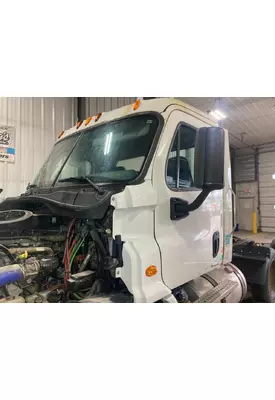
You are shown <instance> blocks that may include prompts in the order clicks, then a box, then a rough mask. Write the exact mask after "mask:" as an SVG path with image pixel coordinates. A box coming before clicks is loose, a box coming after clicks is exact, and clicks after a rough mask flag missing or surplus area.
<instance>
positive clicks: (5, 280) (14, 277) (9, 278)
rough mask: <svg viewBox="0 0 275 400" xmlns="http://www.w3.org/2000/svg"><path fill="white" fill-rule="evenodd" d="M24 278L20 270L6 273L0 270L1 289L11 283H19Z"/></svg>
mask: <svg viewBox="0 0 275 400" xmlns="http://www.w3.org/2000/svg"><path fill="white" fill-rule="evenodd" d="M22 278H24V275H23V272H22V271H20V269H18V270H15V271H5V272H3V273H1V269H0V287H1V286H5V285H8V284H9V283H13V282H17V281H19V280H20V279H22Z"/></svg>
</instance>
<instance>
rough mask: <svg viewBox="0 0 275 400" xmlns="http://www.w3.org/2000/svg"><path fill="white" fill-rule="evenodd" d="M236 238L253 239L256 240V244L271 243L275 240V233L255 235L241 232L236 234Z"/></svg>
mask: <svg viewBox="0 0 275 400" xmlns="http://www.w3.org/2000/svg"><path fill="white" fill-rule="evenodd" d="M234 236H236V237H238V238H240V239H245V238H248V239H252V240H255V242H256V243H271V242H272V240H273V239H275V233H263V232H260V233H257V234H256V235H254V234H253V233H251V232H249V231H239V232H234Z"/></svg>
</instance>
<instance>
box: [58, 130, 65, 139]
mask: <svg viewBox="0 0 275 400" xmlns="http://www.w3.org/2000/svg"><path fill="white" fill-rule="evenodd" d="M64 133H65V131H62V132H61V133H60V134H59V135H58V139H60V138H62V136H63V135H64Z"/></svg>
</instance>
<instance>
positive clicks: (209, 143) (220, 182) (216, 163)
mask: <svg viewBox="0 0 275 400" xmlns="http://www.w3.org/2000/svg"><path fill="white" fill-rule="evenodd" d="M224 142H225V132H224V130H223V129H222V128H219V127H209V128H200V129H198V131H197V135H196V144H195V165H194V166H195V168H194V183H195V186H196V187H197V188H199V189H202V190H207V191H210V192H211V191H213V190H221V189H223V188H224Z"/></svg>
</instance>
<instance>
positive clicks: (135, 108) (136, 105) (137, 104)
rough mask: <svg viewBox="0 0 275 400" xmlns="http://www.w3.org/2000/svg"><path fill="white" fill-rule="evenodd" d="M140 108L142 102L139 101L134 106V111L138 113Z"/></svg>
mask: <svg viewBox="0 0 275 400" xmlns="http://www.w3.org/2000/svg"><path fill="white" fill-rule="evenodd" d="M139 106H140V100H137V101H136V102H135V104H134V107H133V110H134V111H136V110H137V109H138V108H139Z"/></svg>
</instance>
